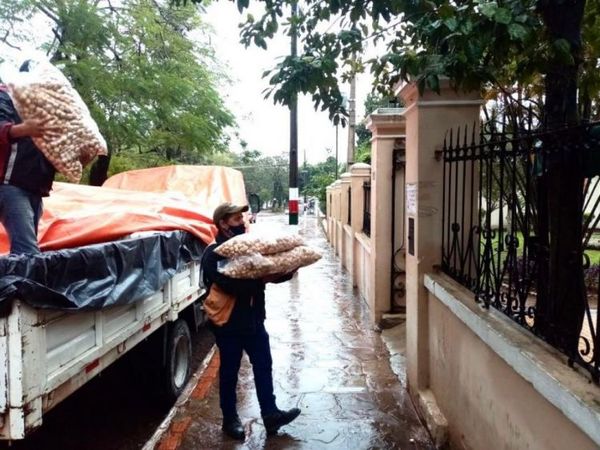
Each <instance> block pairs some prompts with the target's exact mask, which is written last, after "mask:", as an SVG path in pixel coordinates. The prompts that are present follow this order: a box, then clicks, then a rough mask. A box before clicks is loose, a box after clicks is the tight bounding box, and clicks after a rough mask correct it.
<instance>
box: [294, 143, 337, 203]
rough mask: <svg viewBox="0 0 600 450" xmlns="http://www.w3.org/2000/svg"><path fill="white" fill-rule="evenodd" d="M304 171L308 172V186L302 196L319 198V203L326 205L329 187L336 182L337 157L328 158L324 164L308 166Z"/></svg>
mask: <svg viewBox="0 0 600 450" xmlns="http://www.w3.org/2000/svg"><path fill="white" fill-rule="evenodd" d="M328 153H331V151H328ZM304 170H306V184H305V186H304V189H303V190H302V194H303V195H306V196H307V197H317V198H318V199H319V202H320V203H321V204H322V205H324V204H325V202H326V198H325V194H326V189H327V186H329V185H330V184H331V183H333V182H334V181H335V173H336V167H335V157H333V156H328V157H327V159H326V160H325V161H323V162H320V163H317V164H307V165H306V167H305V169H304ZM338 170H339V168H338Z"/></svg>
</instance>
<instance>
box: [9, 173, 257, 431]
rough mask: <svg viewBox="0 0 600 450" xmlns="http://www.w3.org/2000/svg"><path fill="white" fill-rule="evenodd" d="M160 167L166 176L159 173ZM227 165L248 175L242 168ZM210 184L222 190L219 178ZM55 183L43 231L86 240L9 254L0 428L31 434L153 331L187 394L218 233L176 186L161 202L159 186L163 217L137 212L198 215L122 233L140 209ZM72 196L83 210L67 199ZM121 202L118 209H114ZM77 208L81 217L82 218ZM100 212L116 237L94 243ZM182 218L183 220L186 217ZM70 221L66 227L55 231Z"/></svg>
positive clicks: (159, 354) (173, 389)
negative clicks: (207, 267)
mask: <svg viewBox="0 0 600 450" xmlns="http://www.w3.org/2000/svg"><path fill="white" fill-rule="evenodd" d="M178 170H179V169H178ZM194 170H196V169H194ZM236 172H237V171H236ZM151 176H152V177H154V178H155V179H156V174H155V173H153V174H152V175H151ZM186 176H189V174H187V175H186ZM227 176H228V177H229V178H230V179H231V178H232V177H233V178H234V179H235V180H234V181H236V182H238V181H239V180H237V178H236V177H238V176H239V177H241V174H239V175H238V174H235V173H234V174H231V173H228V175H227ZM230 181H231V180H230ZM55 184H56V183H55ZM238 186H239V183H238ZM241 186H242V191H240V189H239V188H238V194H239V195H237V198H235V197H234V198H231V195H229V198H228V197H225V198H221V197H219V196H217V198H213V200H212V204H211V205H209V207H207V208H206V209H207V211H208V210H210V209H211V208H212V207H213V205H214V204H217V203H219V202H221V201H223V200H229V199H230V198H231V200H232V201H236V200H237V199H238V198H243V199H245V198H246V197H245V192H243V181H242V184H241ZM130 188H131V187H130ZM74 189H77V192H76V193H73V192H75V191H73V190H74ZM95 189H104V188H95ZM210 189H211V191H212V192H213V197H214V192H215V186H214V185H213V186H211V187H210ZM55 190H56V191H57V193H56V195H55V199H54V200H53V201H54V202H55V203H56V204H54V203H53V201H52V197H51V198H50V200H51V201H49V208H48V209H49V210H51V211H50V216H49V217H53V218H54V219H56V216H60V214H62V216H61V217H60V219H59V220H58V221H57V224H49V223H45V224H44V223H43V224H42V227H41V234H42V235H43V238H47V239H48V242H47V243H46V244H47V245H49V246H50V247H52V245H54V244H53V242H59V243H60V244H61V245H64V244H65V242H67V243H69V242H70V243H71V244H73V243H76V244H77V245H74V246H69V245H67V247H70V248H66V249H56V250H51V251H45V252H43V253H42V254H41V255H37V256H36V257H28V258H25V257H13V256H4V257H0V274H2V277H0V439H4V440H19V439H24V438H25V437H26V436H27V435H28V433H29V432H31V431H32V430H33V429H35V428H37V427H39V426H41V425H42V424H43V419H44V414H45V413H47V412H48V411H49V410H51V409H52V408H54V407H55V406H56V405H58V404H59V403H61V402H62V401H63V400H64V399H66V398H67V397H68V396H69V395H71V394H73V393H74V392H76V391H77V390H78V389H79V388H81V387H82V386H83V385H85V384H86V383H87V382H88V381H90V380H91V379H92V378H94V377H95V376H97V375H98V374H99V373H101V372H102V371H103V370H104V369H106V368H107V367H108V366H110V365H111V364H113V363H114V362H115V361H117V360H118V359H119V358H121V357H123V356H124V355H126V354H127V353H128V352H129V351H130V350H131V349H133V348H135V347H136V346H137V345H138V344H140V343H141V342H143V341H147V340H148V341H151V342H152V343H153V345H154V347H155V348H153V351H152V356H153V357H152V361H148V362H149V363H150V362H151V363H153V364H158V365H159V366H160V367H159V368H160V370H161V371H162V378H161V379H162V387H163V388H164V396H165V397H166V398H168V399H170V400H171V401H172V400H174V399H176V398H177V397H178V396H179V394H180V393H181V392H182V391H183V389H184V387H185V385H186V383H187V381H188V380H189V378H190V375H191V364H192V339H191V333H190V329H191V328H193V327H199V326H201V325H202V324H203V323H204V321H205V319H204V315H203V312H202V308H201V301H202V297H203V295H204V293H205V289H204V287H203V284H202V281H201V256H202V252H203V249H204V248H205V246H206V244H207V241H208V238H206V237H204V238H203V240H202V239H199V238H198V236H203V235H202V233H200V234H198V233H196V234H197V235H194V226H196V227H198V226H200V225H198V224H197V223H196V224H195V225H194V220H195V219H193V218H194V217H195V216H194V214H195V213H196V212H195V211H191V210H184V207H183V206H182V203H181V202H179V203H177V204H176V206H173V205H175V203H173V201H174V200H173V201H172V199H171V198H170V197H167V198H166V199H165V204H166V205H167V207H165V208H163V207H160V208H157V206H156V205H157V203H156V202H157V200H156V197H157V195H158V194H156V193H152V195H151V202H152V203H151V206H152V208H150V209H151V210H152V211H153V212H152V214H154V213H156V210H157V209H158V210H160V214H158V216H160V217H158V216H157V215H156V214H154V215H150V213H148V214H149V215H144V214H141V213H139V212H136V213H135V214H133V216H132V217H133V218H134V219H135V218H136V217H137V218H139V216H140V215H141V216H143V220H141V221H140V223H143V224H148V223H150V224H151V225H150V228H153V227H156V226H157V224H159V225H160V222H159V221H158V219H161V220H165V218H164V214H166V213H165V211H167V212H169V213H173V212H172V210H175V213H174V214H180V216H182V217H185V218H186V220H188V221H190V222H189V223H191V224H192V225H190V226H188V225H186V224H185V223H183V222H176V223H175V225H173V223H171V222H172V221H170V220H169V219H166V222H165V223H166V224H167V225H166V226H165V229H162V230H160V229H159V230H148V229H142V230H141V231H138V232H133V233H130V234H127V235H126V236H123V237H121V238H118V239H115V238H113V237H112V235H111V234H110V233H112V232H113V230H114V229H116V228H119V230H120V228H124V229H127V227H128V226H129V225H130V222H134V221H135V220H134V219H131V220H128V219H123V217H122V216H121V212H120V210H118V209H117V210H115V211H112V210H111V207H110V206H106V202H105V199H101V200H99V202H103V203H102V205H104V206H103V207H104V209H103V210H102V214H101V216H98V217H96V218H95V219H94V218H93V217H92V218H89V219H86V218H85V212H84V211H82V208H83V206H82V205H83V204H84V203H85V204H86V205H87V204H89V203H93V198H94V197H98V195H99V194H98V192H96V191H94V190H93V189H92V188H91V187H85V186H82V187H77V188H75V187H71V186H67V185H62V184H59V185H58V187H55ZM114 191H115V192H117V193H118V191H116V190H114ZM107 192H108V191H107ZM101 193H102V194H104V191H102V192H101ZM61 195H62V196H63V197H62V198H61ZM121 195H122V197H120V198H119V197H118V196H117V200H116V202H115V203H116V204H117V206H119V205H120V207H121V210H122V209H131V203H129V204H127V203H126V201H130V202H132V201H133V200H132V198H135V195H136V194H134V193H133V191H123V194H121ZM78 196H80V197H81V198H79V197H78ZM136 201H137V200H136ZM64 205H67V206H64ZM63 206H64V207H65V208H67V209H68V208H71V209H73V210H74V211H75V212H76V214H75V215H69V214H66V213H64V211H59V210H60V208H61V207H63ZM195 207H196V206H194V208H195ZM91 209H93V205H91ZM69 211H70V209H69ZM181 211H183V212H181ZM111 214H114V217H115V221H112V222H111V221H110V220H109V219H110V216H111ZM198 214H199V217H201V218H203V217H205V216H207V215H208V213H207V212H203V213H198ZM74 217H75V218H77V220H79V219H81V223H80V224H77V223H74V221H75V222H76V219H74ZM100 217H101V219H100ZM149 217H152V220H150V219H149ZM156 217H158V219H156ZM190 217H191V218H192V219H190ZM155 219H156V220H155ZM202 220H206V219H202ZM99 222H102V224H101V226H102V227H104V228H106V229H107V233H108V234H109V235H110V236H111V237H110V238H109V239H108V240H107V241H106V242H95V243H89V244H87V245H86V244H85V241H82V239H86V238H87V239H92V238H94V239H97V235H98V234H99V233H98V230H96V229H93V227H94V226H95V224H97V223H99ZM182 223H183V225H181V224H182ZM81 224H84V225H83V226H85V227H88V228H89V229H86V232H85V233H81V232H80V231H81V227H82V225H81ZM179 225H181V227H182V228H183V230H180V229H177V228H178V226H179ZM59 226H62V227H66V228H64V229H63V231H62V232H55V231H56V230H55V227H59ZM98 226H100V225H98ZM68 227H72V228H68ZM208 227H210V224H208V223H207V224H206V229H209V228H208ZM159 228H160V226H159ZM186 229H187V231H186ZM134 230H136V228H135V227H132V228H131V230H130V231H134ZM120 231H121V232H122V230H120ZM57 236H58V237H57ZM52 239H54V241H51V240H52ZM65 239H75V240H74V241H65ZM0 240H1V236H0ZM81 244H83V245H81ZM0 249H1V248H0ZM4 251H6V250H5V249H4Z"/></svg>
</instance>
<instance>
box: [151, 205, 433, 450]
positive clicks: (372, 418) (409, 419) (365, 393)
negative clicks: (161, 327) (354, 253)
mask: <svg viewBox="0 0 600 450" xmlns="http://www.w3.org/2000/svg"><path fill="white" fill-rule="evenodd" d="M286 223H287V216H284V215H279V216H259V221H258V223H257V224H256V225H255V226H256V227H257V228H258V227H260V228H265V227H266V228H268V229H272V230H277V229H285V228H287V225H286ZM299 228H300V231H301V233H302V234H303V235H304V237H305V239H306V241H307V243H308V244H309V245H311V246H314V247H317V248H319V249H321V250H322V252H323V258H322V259H321V261H319V262H318V263H317V264H314V265H312V266H309V267H306V268H303V269H300V271H299V272H298V274H297V275H296V277H294V279H293V280H292V281H290V282H287V283H283V284H278V285H274V284H270V285H268V288H267V293H266V300H267V322H266V328H267V330H268V332H269V334H270V337H271V348H272V353H273V378H274V381H275V395H276V397H277V404H278V406H279V407H280V408H282V409H288V408H291V407H295V406H297V407H299V408H300V409H301V410H302V414H301V415H300V417H298V419H296V420H295V421H294V422H292V423H291V424H289V425H287V426H285V427H283V428H282V429H281V430H280V431H279V434H278V435H277V436H270V437H269V438H268V439H267V436H266V433H265V430H264V427H263V424H262V419H261V418H260V409H259V406H258V402H257V399H256V393H255V390H254V380H253V376H252V369H251V366H250V364H249V362H248V359H247V357H246V356H244V360H243V362H242V369H241V371H240V378H239V384H238V412H239V414H240V418H241V419H242V423H244V425H245V429H246V441H245V442H244V443H241V442H237V441H234V440H232V439H230V438H228V437H227V436H225V435H224V434H223V433H222V431H221V411H220V409H219V398H218V396H219V395H218V377H217V371H218V353H216V354H215V356H214V357H213V359H212V360H211V362H210V363H209V365H208V367H207V368H206V370H205V371H204V373H203V375H202V377H201V379H200V381H199V383H198V385H197V386H196V388H195V389H194V391H193V392H192V394H191V396H190V398H189V399H188V401H187V402H186V403H185V404H184V405H182V406H181V407H180V408H179V410H178V412H177V414H176V416H175V417H174V420H173V422H172V423H171V426H170V429H169V431H168V432H167V433H166V434H165V435H164V436H163V438H162V441H161V443H160V445H159V447H158V448H160V449H162V450H167V449H173V450H174V449H182V450H192V449H229V448H232V449H233V448H248V449H262V448H266V449H310V450H314V449H340V450H353V449H433V448H434V446H433V444H432V442H431V439H430V437H429V435H428V433H427V431H426V429H425V428H424V426H423V425H422V424H421V422H420V421H419V419H418V417H417V415H416V412H415V409H414V407H413V405H412V403H411V400H410V398H409V396H408V393H407V392H406V386H404V385H403V384H402V383H401V381H400V380H399V377H398V376H396V375H395V374H394V372H393V371H392V369H391V367H390V355H389V353H388V351H387V349H386V347H385V345H384V343H383V342H382V339H381V334H380V333H378V332H377V331H375V330H373V327H372V326H371V325H370V322H369V317H368V311H367V307H366V305H365V304H364V302H363V301H362V300H361V299H360V298H359V297H358V294H357V293H355V292H353V290H352V285H351V282H350V280H349V278H348V276H347V274H346V273H344V272H343V271H342V269H341V268H340V264H339V261H338V259H337V258H336V257H335V256H334V255H333V253H332V251H331V249H330V247H329V245H328V243H327V241H326V240H325V237H324V235H323V233H322V231H321V230H320V228H319V227H318V225H317V221H316V219H314V218H312V217H308V218H303V219H301V222H300V225H299ZM396 369H397V368H396Z"/></svg>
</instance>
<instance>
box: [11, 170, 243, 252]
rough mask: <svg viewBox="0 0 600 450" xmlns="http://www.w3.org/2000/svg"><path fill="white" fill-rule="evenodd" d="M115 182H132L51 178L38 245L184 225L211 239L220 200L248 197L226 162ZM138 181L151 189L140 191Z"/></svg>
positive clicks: (52, 247)
mask: <svg viewBox="0 0 600 450" xmlns="http://www.w3.org/2000/svg"><path fill="white" fill-rule="evenodd" d="M180 167H181V169H180ZM130 175H132V176H131V177H130ZM200 175H201V176H200ZM117 177H118V178H117ZM119 179H120V180H121V181H119ZM203 180H204V181H203ZM188 181H189V184H188ZM113 183H114V184H115V185H117V186H119V185H121V186H126V185H127V186H131V188H130V189H131V190H126V189H114V188H110V187H95V186H84V185H76V184H70V183H58V182H57V183H54V187H53V190H52V192H51V194H50V197H48V198H45V199H44V215H43V217H42V220H41V221H40V225H39V233H38V240H39V242H40V248H41V249H42V250H57V249H61V248H71V247H78V246H81V245H88V244H94V243H99V242H107V241H111V240H115V239H120V238H123V237H125V236H128V235H130V234H131V233H135V232H140V231H152V230H160V231H168V230H184V231H188V232H190V233H192V234H193V235H194V236H196V237H198V238H199V239H201V240H202V241H204V242H205V243H209V242H211V241H212V240H213V235H214V232H215V228H214V226H213V225H212V212H213V210H214V208H215V207H216V206H217V205H219V204H220V203H222V202H224V201H230V202H234V203H238V204H246V203H247V201H246V193H245V189H244V182H243V177H242V174H241V173H240V172H239V171H237V170H233V169H229V168H224V167H203V166H199V167H195V166H171V167H161V168H157V169H147V170H139V171H132V172H126V173H124V174H120V175H118V176H115V177H112V178H110V179H109V180H107V182H106V183H105V184H106V185H110V184H113ZM133 186H135V187H137V188H140V189H138V190H137V191H136V190H134V188H133ZM142 187H146V188H147V189H148V190H150V191H153V192H142V191H141V188H142ZM176 187H179V188H180V189H182V191H177V190H175V188H176ZM171 189H173V190H171ZM191 199H197V200H196V201H194V200H191ZM8 249H9V245H8V239H7V236H6V232H5V231H4V229H3V228H2V227H1V226H0V253H2V254H6V253H8Z"/></svg>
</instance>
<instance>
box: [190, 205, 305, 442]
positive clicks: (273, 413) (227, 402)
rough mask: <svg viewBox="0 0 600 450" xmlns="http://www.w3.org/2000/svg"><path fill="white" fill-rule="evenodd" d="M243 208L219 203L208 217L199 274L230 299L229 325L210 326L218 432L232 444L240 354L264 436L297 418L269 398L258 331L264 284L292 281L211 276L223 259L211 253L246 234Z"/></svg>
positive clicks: (237, 435)
mask: <svg viewBox="0 0 600 450" xmlns="http://www.w3.org/2000/svg"><path fill="white" fill-rule="evenodd" d="M246 211H248V206H235V205H232V204H230V203H224V204H222V205H220V206H218V207H217V208H216V209H215V211H214V213H213V222H214V224H215V225H216V226H217V229H218V234H217V237H216V242H215V244H211V245H210V246H208V247H207V248H206V250H205V253H204V256H203V261H202V270H203V278H204V283H205V285H206V288H207V289H208V290H210V287H211V286H212V284H213V283H215V284H216V285H218V286H219V288H221V290H222V291H224V292H225V293H227V294H229V295H231V296H233V297H234V298H235V304H234V306H233V310H232V311H231V316H230V317H229V320H228V321H227V322H226V323H224V324H223V325H221V326H217V325H214V324H211V329H212V331H213V332H214V334H215V337H216V342H217V347H218V348H219V353H220V358H221V365H220V367H219V398H220V406H221V410H222V412H223V427H222V429H223V431H224V432H225V433H226V434H227V435H228V436H230V437H232V438H234V439H239V440H244V439H245V437H246V436H245V433H244V427H243V426H242V423H241V421H240V418H239V416H238V413H237V396H236V387H237V381H238V372H239V369H240V364H241V361H242V354H243V352H244V351H245V352H246V354H247V355H248V357H249V359H250V363H251V364H252V371H253V373H254V384H255V386H256V394H257V397H258V403H259V405H260V410H261V415H262V418H263V423H264V425H265V429H266V430H267V435H272V434H275V433H277V431H278V430H279V428H280V427H282V426H284V425H286V424H288V423H290V422H291V421H292V420H294V419H295V418H296V417H298V415H299V414H300V410H299V409H298V408H292V409H290V410H289V411H282V410H280V409H279V408H278V407H277V404H276V402H275V395H274V393H273V360H272V358H271V347H270V344H269V335H268V333H267V330H266V329H265V326H264V321H265V318H266V312H265V283H267V282H274V283H281V282H284V281H287V280H289V279H291V278H292V276H293V274H288V275H284V276H282V275H275V276H272V277H269V278H264V279H259V280H242V279H235V278H230V277H227V276H225V275H223V274H222V273H220V272H219V271H218V270H217V267H218V263H219V261H221V260H223V259H225V258H224V257H222V256H219V255H218V254H216V253H215V252H214V249H215V248H216V247H217V246H218V245H220V244H222V243H223V242H225V241H227V240H228V239H230V238H232V237H233V236H236V235H238V234H243V233H245V231H246V227H245V225H244V218H243V214H242V213H244V212H246Z"/></svg>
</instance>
